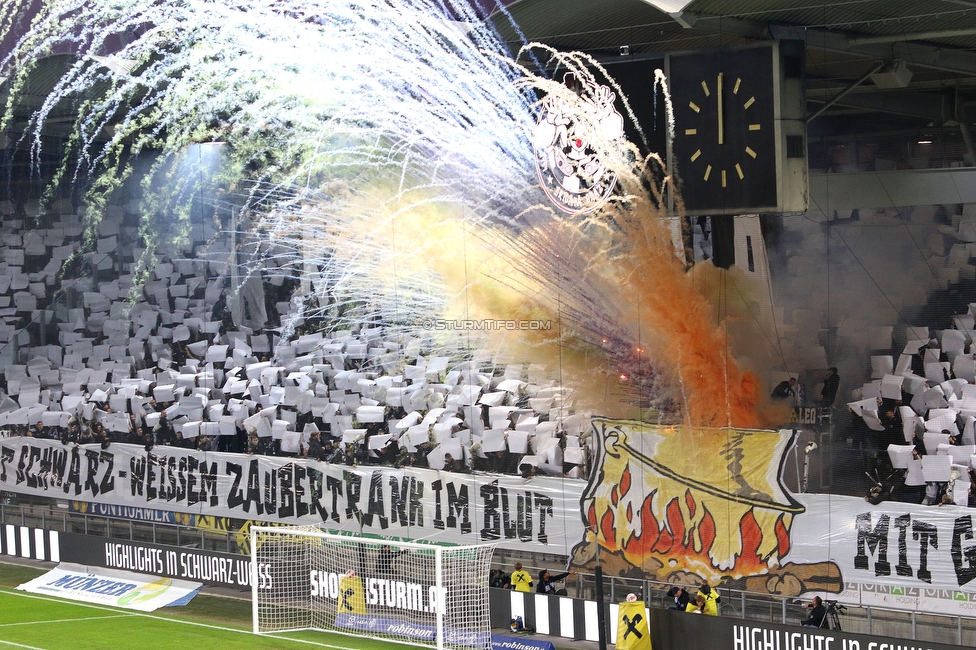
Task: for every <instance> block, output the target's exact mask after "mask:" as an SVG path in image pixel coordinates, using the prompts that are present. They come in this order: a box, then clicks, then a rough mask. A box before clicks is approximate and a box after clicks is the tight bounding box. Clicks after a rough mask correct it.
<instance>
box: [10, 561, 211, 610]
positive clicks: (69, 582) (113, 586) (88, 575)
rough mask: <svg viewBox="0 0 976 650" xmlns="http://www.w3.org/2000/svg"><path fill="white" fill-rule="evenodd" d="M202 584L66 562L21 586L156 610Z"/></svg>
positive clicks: (184, 598)
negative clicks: (154, 578) (154, 577)
mask: <svg viewBox="0 0 976 650" xmlns="http://www.w3.org/2000/svg"><path fill="white" fill-rule="evenodd" d="M201 586H202V585H201V583H199V582H188V581H186V580H173V579H171V578H160V579H158V580H153V579H152V577H150V576H145V575H139V574H137V573H130V572H129V571H116V570H113V569H101V568H98V569H93V568H91V567H87V566H83V565H80V564H71V563H68V562H62V563H61V564H59V565H58V566H57V567H55V568H54V569H51V570H50V571H48V572H47V573H45V574H44V575H42V576H38V577H37V578H34V579H33V580H31V581H30V582H25V583H24V584H22V585H20V586H19V587H17V589H19V590H21V591H27V592H30V593H32V594H44V595H46V596H59V597H61V598H68V599H70V600H77V601H81V602H84V603H96V604H99V605H111V606H113V607H123V608H125V609H135V610H138V611H140V612H154V611H156V610H157V609H159V608H160V607H167V606H170V605H183V604H186V603H187V602H189V600H190V599H191V598H193V596H195V595H196V593H197V592H198V591H199V590H200V587H201Z"/></svg>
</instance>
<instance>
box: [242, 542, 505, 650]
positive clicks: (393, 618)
mask: <svg viewBox="0 0 976 650" xmlns="http://www.w3.org/2000/svg"><path fill="white" fill-rule="evenodd" d="M493 552H494V546H492V545H480V546H435V545H431V544H417V543H407V542H392V543H391V542H387V541H385V540H382V539H367V538H362V537H348V536H342V535H331V534H328V533H323V532H321V531H319V530H318V529H309V528H268V527H259V526H252V527H251V595H252V613H253V619H254V620H253V625H254V633H255V634H261V633H269V632H288V631H295V630H324V631H330V632H339V633H343V634H350V635H354V636H358V637H364V636H366V637H371V638H376V639H383V640H395V641H397V642H400V643H407V644H412V645H420V646H429V647H433V648H438V649H440V648H465V649H467V648H484V649H485V650H490V648H491V628H490V623H489V616H488V572H489V566H490V564H491V556H492V553H493Z"/></svg>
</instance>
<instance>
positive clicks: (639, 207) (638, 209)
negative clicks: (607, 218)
mask: <svg viewBox="0 0 976 650" xmlns="http://www.w3.org/2000/svg"><path fill="white" fill-rule="evenodd" d="M621 180H622V183H623V184H624V185H625V187H626V185H628V184H631V185H632V184H634V183H635V182H636V179H630V183H627V179H626V177H622V179H621ZM629 194H630V196H631V197H632V199H631V203H630V205H626V206H618V207H616V208H615V209H612V217H613V218H614V219H615V220H616V221H617V223H618V225H619V226H620V227H621V229H622V230H623V232H624V233H625V234H626V238H627V244H628V246H629V251H628V252H629V254H628V255H627V256H625V257H624V258H623V259H622V260H621V262H620V263H621V265H622V267H623V268H622V271H623V275H622V278H621V279H622V280H623V284H624V286H623V292H622V293H623V294H624V295H630V296H632V298H631V300H633V301H634V303H635V304H636V306H637V309H638V311H639V313H638V318H639V319H640V322H641V324H642V325H646V326H648V327H650V328H651V329H652V330H653V331H654V332H655V333H656V334H657V335H658V336H659V337H661V339H662V344H661V345H660V346H659V349H657V350H656V356H657V357H658V358H659V359H661V360H663V361H665V362H666V363H667V365H669V366H671V367H672V368H674V369H675V372H676V374H677V379H678V381H679V383H680V385H681V389H682V390H681V392H682V396H683V399H684V402H685V413H686V420H687V423H688V424H690V425H692V426H696V427H711V426H735V427H755V426H759V424H760V416H759V405H760V402H761V391H760V382H759V379H758V377H756V375H755V374H753V373H751V372H747V371H744V370H742V369H740V368H739V366H738V364H737V363H736V361H735V359H734V358H733V357H732V356H731V354H730V351H729V340H728V336H727V333H726V330H725V328H724V327H723V326H721V325H718V324H715V323H714V321H713V316H712V306H711V305H710V303H709V302H708V300H707V299H706V298H705V297H704V296H703V295H701V293H699V292H698V291H697V290H696V288H695V286H694V284H693V282H692V279H691V276H690V275H689V274H688V273H687V272H686V270H685V268H684V266H683V265H682V264H681V262H680V261H679V260H678V259H677V257H676V256H675V255H674V249H673V246H672V242H671V236H670V232H669V231H668V229H667V227H666V226H665V222H664V219H663V215H662V214H661V212H660V211H659V210H658V209H657V208H655V207H654V206H653V205H651V203H650V201H649V200H648V198H645V197H646V194H645V193H644V192H642V191H640V190H638V191H636V192H629Z"/></svg>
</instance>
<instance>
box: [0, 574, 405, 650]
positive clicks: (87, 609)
mask: <svg viewBox="0 0 976 650" xmlns="http://www.w3.org/2000/svg"><path fill="white" fill-rule="evenodd" d="M42 573H44V571H43V570H38V569H34V568H30V567H24V566H20V565H15V564H2V563H0V650H3V649H4V648H8V647H10V648H16V647H20V648H28V649H36V650H55V649H60V648H66V649H71V650H76V649H77V650H87V649H100V648H111V649H112V650H125V649H127V648H152V649H153V650H170V649H172V650H190V649H192V648H212V649H213V650H217V649H219V648H225V647H230V646H231V645H232V646H233V647H234V648H235V650H243V649H251V648H256V649H264V648H266V649H269V650H270V649H272V648H273V649H281V650H288V649H291V648H303V649H305V650H308V648H311V647H325V648H347V649H354V650H381V649H383V648H385V649H386V650H389V647H390V643H391V642H388V641H387V642H383V641H375V640H372V639H364V638H356V637H350V636H345V635H340V634H329V633H325V632H297V633H289V634H284V635H267V636H256V635H254V634H251V632H250V625H251V604H250V602H249V601H246V600H237V599H233V598H218V597H214V596H197V597H196V598H194V599H193V600H192V601H191V602H190V604H189V605H187V606H185V607H173V608H162V609H159V610H157V611H156V612H155V613H152V614H144V613H142V612H135V611H132V610H128V609H120V608H115V607H105V606H102V605H89V604H84V603H77V602H74V601H69V600H63V599H60V598H53V597H50V596H38V595H35V594H28V593H25V592H22V591H15V590H14V587H16V586H17V585H19V584H22V583H24V582H26V581H28V580H31V579H33V578H35V577H37V576H39V575H41V574H42ZM396 647H401V648H406V647H408V646H396Z"/></svg>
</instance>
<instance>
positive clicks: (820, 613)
mask: <svg viewBox="0 0 976 650" xmlns="http://www.w3.org/2000/svg"><path fill="white" fill-rule="evenodd" d="M806 606H807V607H812V608H813V611H812V612H810V615H809V616H807V617H806V618H805V619H803V621H801V622H800V625H802V626H803V627H819V628H826V627H827V608H826V607H824V604H823V600H821V598H820V596H814V597H813V600H812V601H811V602H809V603H807V605H806Z"/></svg>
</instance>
